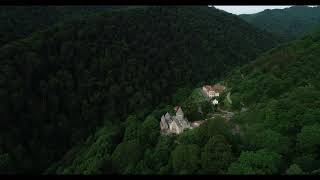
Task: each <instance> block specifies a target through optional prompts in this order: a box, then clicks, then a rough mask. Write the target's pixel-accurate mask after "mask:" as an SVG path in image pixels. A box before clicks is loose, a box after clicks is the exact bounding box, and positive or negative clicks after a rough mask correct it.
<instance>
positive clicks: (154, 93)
mask: <svg viewBox="0 0 320 180" xmlns="http://www.w3.org/2000/svg"><path fill="white" fill-rule="evenodd" d="M40 9H41V8H40ZM39 11H42V10H39ZM44 11H45V12H48V13H49V10H44ZM4 12H5V11H4ZM35 12H37V11H35ZM54 13H55V12H54ZM54 13H53V14H54ZM49 14H50V13H49ZM48 16H49V15H48ZM50 16H51V15H50ZM30 18H31V20H30V21H32V22H37V21H38V20H36V19H38V18H40V20H39V21H38V22H39V23H40V22H43V21H44V19H41V18H42V17H39V16H35V17H34V16H32V17H30ZM33 18H35V19H33ZM52 19H53V20H52V21H50V22H55V21H56V17H55V16H54V18H52ZM57 19H59V18H57ZM46 21H49V20H48V19H46ZM58 21H59V20H58ZM18 22H19V21H18ZM38 22H37V23H34V24H39V23H38ZM40 24H41V23H40ZM47 25H48V24H47V22H43V27H44V29H41V31H37V30H35V31H36V32H34V33H32V34H31V35H30V36H28V37H26V38H23V39H19V40H16V41H12V42H10V43H7V44H5V45H3V46H2V47H1V48H0V66H1V68H0V99H1V101H0V116H1V121H0V123H1V124H0V172H1V173H41V172H44V171H45V170H46V169H47V168H48V167H49V166H50V165H52V164H53V162H56V161H58V160H59V159H61V158H62V157H64V158H65V159H64V160H66V161H72V160H74V161H73V163H75V164H76V166H79V168H80V171H77V172H78V173H93V172H101V173H108V172H111V173H135V172H144V171H142V170H143V169H144V167H145V166H147V165H146V164H144V163H152V162H148V161H147V160H146V162H141V163H140V164H139V166H137V167H139V168H141V170H140V171H139V170H135V169H133V168H135V167H136V162H138V161H139V160H140V159H141V157H142V155H145V154H146V153H147V154H148V153H149V154H148V155H150V156H151V155H153V154H152V153H151V152H148V150H147V149H148V147H154V146H155V145H156V146H157V147H158V148H160V149H162V150H163V151H165V152H159V153H160V154H157V155H155V157H157V158H158V157H159V158H161V157H163V158H166V153H167V151H170V152H171V147H169V144H170V143H171V140H170V139H167V138H164V139H163V140H160V141H159V143H160V144H159V143H158V140H157V137H158V129H157V128H158V127H157V126H158V119H157V118H155V117H152V116H150V117H149V116H148V115H149V114H150V113H151V112H152V111H153V110H154V109H157V108H159V107H162V106H165V105H163V104H169V103H173V102H175V101H177V99H180V98H181V97H185V96H186V95H187V94H188V92H189V91H188V90H183V91H182V92H180V91H178V92H179V93H178V94H179V95H178V96H177V97H175V98H172V95H173V94H174V93H175V92H177V90H178V89H179V88H187V89H188V88H191V87H195V86H197V85H199V84H202V83H203V82H213V81H215V80H216V79H218V78H221V77H222V76H223V75H225V74H226V73H227V72H228V71H230V70H231V69H232V68H233V67H235V66H238V65H242V64H245V63H247V62H249V61H250V60H252V59H254V58H256V57H257V55H258V54H260V53H262V52H264V51H265V50H267V49H270V48H272V47H275V46H276V45H277V44H278V43H279V41H280V40H279V39H277V38H276V37H274V36H272V35H271V34H269V33H266V32H264V31H261V30H258V29H256V28H254V27H253V26H251V25H249V24H248V23H246V22H244V21H243V20H241V19H240V18H238V17H237V16H234V15H230V14H228V13H225V12H223V11H219V10H216V9H213V8H208V7H206V6H186V7H183V6H180V7H176V6H170V7H164V6H163V7H152V6H150V7H138V8H128V9H122V10H121V11H109V10H107V11H106V12H103V13H101V14H96V15H93V16H90V17H85V18H72V20H69V21H68V22H64V23H57V24H55V25H53V26H50V27H48V28H45V26H47ZM1 28H3V26H1ZM36 29H38V28H36ZM21 30H22V29H21ZM33 30H34V25H32V24H30V28H29V27H28V28H27V30H22V32H19V31H18V32H16V33H15V34H14V35H12V36H10V37H12V39H15V38H19V37H21V36H24V35H27V34H28V33H30V31H33ZM8 31H10V29H8ZM8 31H4V32H8ZM8 40H11V38H9V39H6V40H3V42H6V41H8ZM181 94H182V95H181ZM161 104H162V106H161ZM160 110H161V108H160ZM160 110H159V111H160ZM144 119H146V120H145V121H144ZM142 121H143V122H142ZM139 123H140V124H141V126H142V127H143V128H144V130H145V131H143V132H141V133H142V134H141V133H139V135H138V136H139V137H141V138H142V139H140V140H139V143H144V145H142V146H140V145H139V144H137V143H136V141H137V140H136V134H137V132H136V128H137V125H140V124H139ZM213 124H215V123H213ZM155 129H157V131H154V130H155ZM200 129H201V128H200ZM199 131H201V130H199ZM204 131H206V130H204ZM211 136H212V135H210V137H211ZM88 137H90V138H89V139H87V138H88ZM219 137H220V136H219ZM203 138H204V139H203V140H204V141H203V142H202V144H203V145H204V144H206V138H208V137H207V136H205V137H203ZM86 139H87V140H86ZM186 140H187V139H186ZM211 141H212V142H211V143H212V145H207V146H206V148H207V149H208V153H209V154H208V155H204V158H206V156H210V157H211V155H210V150H211V149H212V147H213V146H216V143H218V144H221V146H222V147H221V148H222V150H221V151H225V150H226V153H231V149H230V148H231V147H230V146H229V145H227V146H225V145H224V144H223V142H225V141H227V140H226V139H224V138H223V137H221V138H220V139H219V140H215V139H213V140H211ZM83 143H88V145H85V147H84V148H85V149H82V146H81V145H82V144H83ZM168 143H169V144H168ZM79 144H80V145H79ZM118 144H119V145H118ZM72 147H80V148H79V149H80V150H77V149H76V150H74V152H73V151H71V152H70V151H69V150H70V149H72ZM97 147H98V148H97ZM132 148H133V149H134V151H132V152H131V149H132ZM79 151H80V152H79ZM149 151H150V150H149ZM180 151H182V152H183V153H181V152H180ZM185 151H186V152H185ZM219 151H220V150H219ZM66 152H68V153H70V155H68V154H67V155H66V154H65V153H66ZM174 152H175V153H176V154H177V155H181V156H183V157H180V158H183V159H185V158H184V156H185V155H188V153H192V152H196V153H200V149H199V147H198V146H195V145H186V147H179V148H177V149H176V150H175V151H174ZM75 153H76V154H77V153H80V154H81V156H82V157H83V158H88V161H86V163H87V164H82V162H83V161H82V159H79V160H77V159H72V157H74V155H73V154H75ZM150 153H151V154H150ZM163 153H164V154H163ZM185 153H186V154H185ZM124 154H130V155H132V156H130V158H132V159H129V160H128V159H126V156H124ZM70 158H71V159H70ZM119 158H120V159H119ZM148 158H151V159H154V158H153V157H148ZM194 158H195V157H191V158H190V161H193V160H194ZM213 158H214V157H213ZM226 158H229V156H228V154H226ZM96 160H98V161H99V162H98V161H96ZM159 160H160V161H161V163H163V164H154V165H155V167H154V168H158V167H163V168H162V170H161V171H162V172H164V173H165V172H171V171H170V166H167V165H166V164H167V162H166V161H163V159H159ZM186 161H189V160H188V159H186ZM226 161H227V162H230V160H229V159H228V160H226ZM109 162H112V164H111V165H112V169H110V163H109ZM227 162H226V163H227ZM171 163H172V165H173V166H174V168H175V169H176V170H178V169H180V166H186V165H185V164H181V162H179V160H173V161H172V162H171ZM185 163H187V164H189V163H191V164H190V165H192V166H194V168H197V167H198V166H195V165H194V164H193V163H192V162H185ZM208 163H210V162H208ZM226 163H225V164H223V168H225V167H227V166H226ZM127 166H130V168H128V167H127ZM61 167H62V166H61ZM101 168H102V169H101ZM188 168H189V167H188V165H187V166H186V168H185V169H183V172H189V173H191V172H193V171H189V170H188ZM54 170H55V167H50V169H49V170H48V172H49V173H50V172H53V171H54ZM209 171H210V169H209V170H206V172H209ZM69 172H70V171H69ZM145 172H147V171H145ZM219 172H220V171H219Z"/></svg>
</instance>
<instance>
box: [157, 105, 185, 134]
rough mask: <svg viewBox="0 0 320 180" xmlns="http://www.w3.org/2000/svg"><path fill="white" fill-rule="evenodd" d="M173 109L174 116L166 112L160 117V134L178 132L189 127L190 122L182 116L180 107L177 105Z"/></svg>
mask: <svg viewBox="0 0 320 180" xmlns="http://www.w3.org/2000/svg"><path fill="white" fill-rule="evenodd" d="M175 110H176V112H175V113H176V115H175V116H171V115H170V114H169V113H168V112H167V113H166V114H165V115H163V116H162V117H161V121H160V128H161V133H162V134H170V133H173V134H180V133H181V132H183V131H184V130H185V129H189V128H191V123H190V122H189V121H188V119H187V118H185V117H184V113H183V111H182V109H181V107H177V108H175Z"/></svg>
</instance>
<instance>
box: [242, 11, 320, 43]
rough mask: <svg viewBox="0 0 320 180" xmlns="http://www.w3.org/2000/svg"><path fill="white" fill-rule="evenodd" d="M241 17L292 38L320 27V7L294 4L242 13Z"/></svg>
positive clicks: (255, 24) (262, 27)
mask: <svg viewBox="0 0 320 180" xmlns="http://www.w3.org/2000/svg"><path fill="white" fill-rule="evenodd" d="M239 17H240V18H242V19H244V20H245V21H247V22H248V23H250V24H252V25H254V26H256V27H258V28H260V29H263V30H265V31H268V32H270V33H275V34H278V35H280V36H282V37H284V38H286V39H288V40H292V39H297V38H301V37H303V36H304V35H306V34H307V33H310V32H312V31H315V30H316V29H318V28H319V23H320V7H319V6H316V7H309V6H292V7H289V8H285V9H272V10H270V9H267V10H264V11H262V12H259V13H255V14H242V15H239Z"/></svg>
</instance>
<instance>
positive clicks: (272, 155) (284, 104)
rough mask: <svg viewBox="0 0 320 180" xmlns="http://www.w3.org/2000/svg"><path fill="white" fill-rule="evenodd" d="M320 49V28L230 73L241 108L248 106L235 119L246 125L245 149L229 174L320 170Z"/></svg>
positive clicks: (313, 171) (234, 94) (317, 171)
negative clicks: (246, 109) (318, 30)
mask: <svg viewBox="0 0 320 180" xmlns="http://www.w3.org/2000/svg"><path fill="white" fill-rule="evenodd" d="M319 50H320V32H317V33H314V34H310V35H308V36H305V37H304V38H302V39H300V40H296V41H293V42H291V43H288V44H284V45H282V46H281V47H279V48H277V49H273V50H270V51H268V52H266V53H264V54H263V55H261V56H260V57H259V58H258V59H257V60H256V61H254V62H252V63H249V65H246V66H244V67H243V68H241V69H238V70H235V71H234V72H233V73H232V75H231V76H230V77H229V78H227V82H228V83H227V84H228V86H232V94H233V99H237V101H239V102H242V105H240V106H238V108H241V106H244V107H247V108H248V111H246V112H243V113H241V114H239V115H238V116H237V117H235V119H234V121H235V122H236V123H239V124H241V127H242V128H243V136H242V138H241V139H242V143H241V144H242V152H241V154H240V157H239V158H238V160H237V161H236V162H234V163H232V164H231V166H230V167H229V173H232V174H250V173H254V174H279V173H283V174H304V173H306V174H319V169H320V158H319V149H318V148H319V145H320V142H319V137H320V132H319V123H320V121H319V120H320V111H319V108H318V107H319V105H320V99H319V97H320V96H319V95H320V86H319V80H320V74H319V69H320V61H319V57H320V53H319V52H320V51H319ZM239 82H240V83H239ZM231 97H232V96H231ZM250 156H251V157H250ZM252 156H254V157H256V158H252ZM268 158H269V159H268ZM258 159H259V160H258ZM271 159H273V160H271ZM258 161H259V162H258ZM266 167H267V168H266Z"/></svg>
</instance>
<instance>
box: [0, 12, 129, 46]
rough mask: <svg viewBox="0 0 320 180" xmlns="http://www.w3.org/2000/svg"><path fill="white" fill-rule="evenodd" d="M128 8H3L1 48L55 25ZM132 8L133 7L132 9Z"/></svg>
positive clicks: (0, 30)
mask: <svg viewBox="0 0 320 180" xmlns="http://www.w3.org/2000/svg"><path fill="white" fill-rule="evenodd" d="M126 8H129V7H128V6H1V7H0V46H2V45H4V44H5V43H8V42H10V41H13V40H17V39H19V38H25V37H27V36H28V35H30V34H31V33H33V32H35V31H39V30H43V29H45V28H47V27H49V26H52V25H53V24H55V23H61V22H63V21H68V20H71V19H78V18H86V17H88V16H90V15H93V14H96V13H99V12H104V11H110V10H118V9H126ZM130 8H132V7H130Z"/></svg>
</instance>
